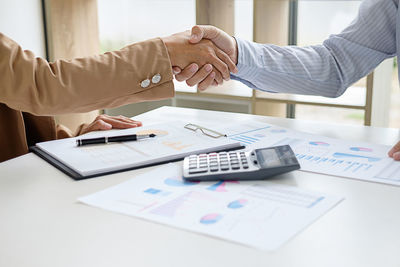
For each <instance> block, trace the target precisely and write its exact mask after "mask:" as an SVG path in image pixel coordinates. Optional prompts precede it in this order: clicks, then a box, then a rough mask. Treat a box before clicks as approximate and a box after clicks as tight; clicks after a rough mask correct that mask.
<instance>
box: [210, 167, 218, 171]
mask: <svg viewBox="0 0 400 267" xmlns="http://www.w3.org/2000/svg"><path fill="white" fill-rule="evenodd" d="M210 171H212V172H216V171H218V167H210Z"/></svg>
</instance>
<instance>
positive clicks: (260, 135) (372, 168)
mask: <svg viewBox="0 0 400 267" xmlns="http://www.w3.org/2000/svg"><path fill="white" fill-rule="evenodd" d="M226 133H227V134H228V137H229V138H231V139H232V140H234V141H238V142H241V143H242V144H243V145H245V146H246V148H247V149H256V148H262V147H268V146H278V145H290V146H291V148H292V149H293V151H294V152H295V154H296V157H297V159H298V161H299V163H300V166H301V170H302V171H308V172H316V173H322V174H328V175H335V176H342V177H347V178H355V179H360V180H367V181H371V182H378V183H385V184H391V185H400V162H399V161H394V160H393V159H392V158H389V157H388V156H387V152H388V151H389V149H390V147H389V146H385V145H378V144H371V143H365V142H355V141H346V140H340V139H335V138H329V137H324V136H321V135H314V134H308V133H303V132H299V131H294V130H291V129H287V128H282V127H278V126H275V125H270V124H265V123H259V122H249V123H247V124H246V125H245V126H244V127H243V126H242V125H236V126H232V127H228V128H227V130H226Z"/></svg>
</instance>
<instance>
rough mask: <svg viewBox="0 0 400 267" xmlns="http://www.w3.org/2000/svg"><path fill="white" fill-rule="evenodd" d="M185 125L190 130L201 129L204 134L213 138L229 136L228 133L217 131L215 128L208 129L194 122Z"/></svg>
mask: <svg viewBox="0 0 400 267" xmlns="http://www.w3.org/2000/svg"><path fill="white" fill-rule="evenodd" d="M184 127H185V129H188V130H191V131H194V132H196V131H197V130H200V131H201V132H202V133H203V134H204V135H207V136H209V137H212V138H220V137H227V135H226V134H222V133H219V132H217V131H214V130H211V129H208V128H205V127H202V126H200V125H197V124H193V123H188V124H186V125H185V126H184Z"/></svg>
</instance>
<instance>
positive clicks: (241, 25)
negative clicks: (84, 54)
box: [98, 0, 400, 127]
mask: <svg viewBox="0 0 400 267" xmlns="http://www.w3.org/2000/svg"><path fill="white" fill-rule="evenodd" d="M361 2H362V1H360V0H353V1H345V0H339V1H337V0H335V1H334V0H313V1H310V0H298V1H292V0H291V1H269V0H268V1H267V0H114V1H108V0H98V8H99V26H100V41H101V48H102V51H103V52H104V51H109V50H114V49H119V48H121V47H122V46H124V45H127V44H129V43H132V42H137V41H142V40H145V39H149V38H154V37H156V36H167V35H170V34H172V33H176V32H180V31H184V30H188V29H190V28H191V27H192V26H193V25H195V24H196V23H199V24H215V25H216V26H218V27H222V28H223V29H224V30H226V29H227V31H228V32H229V33H230V34H234V35H235V36H236V37H239V38H243V39H248V40H256V41H257V42H261V43H274V44H278V45H286V44H287V43H288V42H289V41H290V42H292V41H293V40H296V43H297V44H298V45H300V46H306V45H313V44H321V43H322V42H323V41H324V40H325V39H326V38H328V37H329V35H330V34H334V33H339V32H340V31H341V30H342V29H344V28H345V27H346V26H347V25H349V24H350V22H351V21H352V20H353V19H354V18H355V17H356V15H357V12H358V9H359V6H360V4H361ZM149 18H150V19H149ZM221 25H222V26H221ZM389 72H390V75H391V73H392V71H390V70H389ZM393 73H395V77H394V80H393V84H395V85H396V87H394V88H395V89H394V91H393V93H394V94H397V95H398V96H397V97H393V98H391V101H392V102H391V106H392V108H393V110H394V111H393V112H392V113H391V119H390V123H391V124H390V125H392V126H393V127H398V125H400V97H399V96H400V92H399V89H398V82H397V80H396V79H397V70H396V69H394V70H393ZM379 75H381V76H382V75H384V76H385V77H378V78H379V79H380V80H382V79H386V80H387V79H388V77H389V76H390V75H388V71H387V70H386V72H380V74H379ZM375 76H377V75H374V80H375V78H376V77H375ZM370 77H372V76H370ZM374 80H372V78H370V79H369V81H370V83H368V86H367V79H366V78H363V79H361V80H360V81H358V82H356V83H355V84H354V85H352V86H351V87H350V88H349V89H348V90H347V91H346V92H345V94H344V95H343V96H341V97H339V98H337V99H332V98H324V97H319V96H301V95H285V94H270V93H266V92H261V91H255V90H252V89H250V88H248V87H246V86H245V85H243V84H242V83H240V82H237V81H230V82H226V83H225V84H224V85H223V86H220V87H216V88H210V89H208V90H207V91H205V92H201V93H200V92H197V89H196V88H195V87H188V86H186V84H185V83H178V82H176V83H175V84H176V91H177V96H176V98H175V99H174V100H173V101H172V102H171V104H172V105H178V106H190V105H192V106H193V107H197V108H198V107H201V106H204V108H207V109H215V110H226V111H235V106H236V110H237V111H238V112H243V111H245V112H246V111H247V112H251V113H254V114H262V115H273V116H286V115H287V114H289V115H290V116H292V115H294V116H295V117H296V118H300V119H307V120H323V121H328V120H329V121H330V122H332V121H333V122H338V123H351V124H363V123H369V122H370V121H371V120H373V118H372V119H371V116H370V115H371V104H370V103H371V101H374V99H373V97H372V93H371V92H372V89H371V88H372V87H373V86H375V84H374V82H373V81H374ZM371 81H372V82H371ZM377 84H378V83H377ZM381 89H382V88H379V90H377V92H375V91H374V96H375V95H377V94H379V92H381V91H382V90H381ZM384 89H385V88H384ZM385 94H386V93H385ZM386 95H387V94H386ZM385 97H386V96H385ZM371 99H372V100H371ZM378 99H379V97H378ZM397 99H398V100H397ZM196 101H197V104H196V103H195V102H196ZM385 101H386V100H385ZM207 102H210V103H212V104H210V105H206V104H205V103H207ZM375 102H379V101H375ZM163 104H165V102H163ZM223 105H229V107H228V106H227V107H226V108H221V106H223ZM135 106H137V105H135ZM387 106H388V105H386V106H385V104H381V106H379V105H378V107H375V109H376V110H377V111H378V113H379V111H380V110H382V109H387ZM293 107H294V108H293ZM153 108H154V107H153ZM131 114H132V113H131ZM316 114H318V116H316ZM332 114H334V116H333V115H332ZM374 115H375V111H374ZM385 116H386V115H385V113H382V114H380V117H379V116H378V117H377V118H376V119H375V120H377V121H382V120H381V119H382V118H387V116H386V117H385ZM375 117H376V116H375ZM380 126H385V125H380Z"/></svg>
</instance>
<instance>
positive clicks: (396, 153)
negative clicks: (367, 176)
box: [388, 141, 400, 160]
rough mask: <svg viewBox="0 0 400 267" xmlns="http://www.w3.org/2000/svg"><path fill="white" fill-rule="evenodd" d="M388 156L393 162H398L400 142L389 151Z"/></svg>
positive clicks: (399, 158)
mask: <svg viewBox="0 0 400 267" xmlns="http://www.w3.org/2000/svg"><path fill="white" fill-rule="evenodd" d="M388 155H389V157H391V158H393V159H394V160H400V141H399V142H397V144H395V145H394V146H393V147H392V149H390V151H389V153H388Z"/></svg>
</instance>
